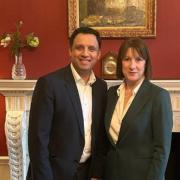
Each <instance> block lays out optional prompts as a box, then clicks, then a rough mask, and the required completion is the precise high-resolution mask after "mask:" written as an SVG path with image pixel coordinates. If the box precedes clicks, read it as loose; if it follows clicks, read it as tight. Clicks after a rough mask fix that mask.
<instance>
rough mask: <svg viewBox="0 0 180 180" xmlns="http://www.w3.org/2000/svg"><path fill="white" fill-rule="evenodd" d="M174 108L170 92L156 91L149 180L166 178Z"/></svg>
mask: <svg viewBox="0 0 180 180" xmlns="http://www.w3.org/2000/svg"><path fill="white" fill-rule="evenodd" d="M172 122H173V121H172V108H171V101H170V96H169V93H168V92H167V91H166V90H161V91H159V93H156V95H155V97H154V103H153V113H152V131H153V142H154V143H153V146H154V150H153V157H152V162H151V164H150V170H149V173H148V178H147V180H162V179H163V178H164V174H165V170H166V166H167V162H168V157H169V153H170V147H171V136H172Z"/></svg>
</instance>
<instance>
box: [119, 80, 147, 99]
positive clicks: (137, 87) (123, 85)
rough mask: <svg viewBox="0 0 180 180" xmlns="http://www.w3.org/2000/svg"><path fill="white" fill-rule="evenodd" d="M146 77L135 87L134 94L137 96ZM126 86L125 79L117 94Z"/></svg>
mask: <svg viewBox="0 0 180 180" xmlns="http://www.w3.org/2000/svg"><path fill="white" fill-rule="evenodd" d="M143 81H144V79H142V80H141V82H140V83H139V84H138V85H137V86H136V87H135V88H134V89H133V95H134V96H135V95H136V94H137V92H138V90H139V88H140V86H141V84H142V83H143ZM124 88H125V82H124V81H123V82H122V84H120V86H119V87H118V89H117V95H118V96H120V92H121V91H122V90H123V89H124Z"/></svg>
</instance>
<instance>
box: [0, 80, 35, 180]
mask: <svg viewBox="0 0 180 180" xmlns="http://www.w3.org/2000/svg"><path fill="white" fill-rule="evenodd" d="M35 83H36V81H34V80H0V92H1V94H3V95H4V96H5V104H6V120H5V135H6V143H7V149H8V156H9V166H10V178H11V180H25V179H26V174H27V170H28V165H29V154H28V140H27V133H28V124H29V110H30V103H31V96H32V92H33V89H34V86H35Z"/></svg>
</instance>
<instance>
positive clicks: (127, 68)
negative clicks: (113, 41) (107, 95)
mask: <svg viewBox="0 0 180 180" xmlns="http://www.w3.org/2000/svg"><path fill="white" fill-rule="evenodd" d="M145 64H146V61H145V60H144V59H143V58H142V57H141V56H140V55H139V54H138V52H137V51H136V50H135V49H133V48H128V50H127V52H126V55H125V57H124V58H123V60H122V72H123V75H124V78H125V81H126V83H127V84H133V85H136V84H138V83H139V82H140V81H141V80H142V79H144V77H145V75H144V71H145Z"/></svg>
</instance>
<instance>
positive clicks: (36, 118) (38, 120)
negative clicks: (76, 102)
mask: <svg viewBox="0 0 180 180" xmlns="http://www.w3.org/2000/svg"><path fill="white" fill-rule="evenodd" d="M52 94H53V93H52V87H51V85H49V84H48V81H47V80H46V79H45V78H40V79H39V80H38V82H37V84H36V87H35V90H34V94H33V97H32V103H31V109H30V118H29V131H28V145H29V156H30V170H29V171H30V176H31V178H30V179H33V180H40V179H42V180H53V174H52V170H51V165H50V162H49V150H48V144H49V136H50V130H51V124H52V119H53V96H52ZM28 173H29V172H28Z"/></svg>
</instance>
